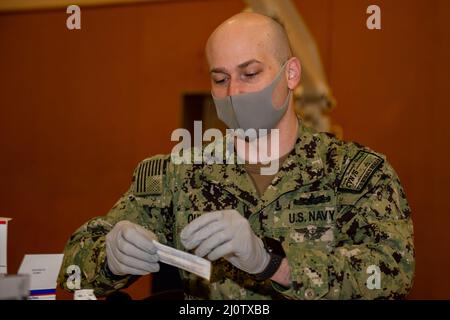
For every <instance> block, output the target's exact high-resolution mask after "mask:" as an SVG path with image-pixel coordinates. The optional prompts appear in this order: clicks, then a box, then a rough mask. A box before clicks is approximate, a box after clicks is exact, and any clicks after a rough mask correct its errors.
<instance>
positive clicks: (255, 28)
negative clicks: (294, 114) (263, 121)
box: [206, 12, 301, 109]
mask: <svg viewBox="0 0 450 320" xmlns="http://www.w3.org/2000/svg"><path fill="white" fill-rule="evenodd" d="M206 56H207V59H208V63H209V66H210V72H211V91H212V93H213V95H214V96H215V97H217V98H224V97H226V96H233V95H237V94H241V93H247V92H256V91H259V90H261V89H263V88H265V87H266V86H267V85H269V84H270V83H271V82H272V81H273V80H274V78H275V76H276V75H277V73H278V72H279V71H280V68H281V66H282V65H283V64H284V63H285V62H286V67H285V69H284V75H282V79H281V81H280V82H279V84H278V86H277V87H276V89H275V91H274V94H273V104H274V105H275V106H280V105H282V103H283V102H284V100H285V99H286V96H287V93H288V90H287V88H289V89H291V90H293V89H294V88H295V87H296V86H297V85H298V83H299V81H300V72H301V70H300V63H299V61H298V59H297V58H295V57H292V56H291V49H290V46H289V40H288V38H287V36H286V33H285V31H284V28H283V27H282V26H281V25H280V24H279V23H278V22H276V21H275V20H273V19H271V18H269V17H267V16H264V15H261V14H257V13H248V12H246V13H239V14H237V15H235V16H233V17H231V18H229V19H228V20H226V21H225V22H223V23H222V24H221V25H220V26H219V27H217V29H216V30H215V31H214V32H213V33H212V34H211V36H210V38H209V39H208V42H207V44H206ZM290 109H292V108H290Z"/></svg>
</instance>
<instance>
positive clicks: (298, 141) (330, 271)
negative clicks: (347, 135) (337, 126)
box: [59, 13, 414, 300]
mask: <svg viewBox="0 0 450 320" xmlns="http://www.w3.org/2000/svg"><path fill="white" fill-rule="evenodd" d="M206 57H207V60H208V63H209V67H210V77H211V94H212V96H213V99H214V103H215V106H216V110H217V113H218V116H219V118H220V119H221V120H222V121H223V122H224V123H225V124H226V125H227V126H228V127H229V128H230V129H236V131H233V132H232V133H230V134H231V137H232V138H231V139H232V141H235V142H240V143H236V144H235V148H234V149H233V151H235V152H234V153H233V157H234V158H233V159H234V160H237V159H241V160H242V162H239V161H234V162H232V163H213V164H210V163H201V164H188V163H181V164H176V163H175V161H174V158H173V157H171V156H170V155H158V156H154V157H151V158H149V159H146V160H144V161H142V162H141V163H140V164H139V165H138V166H137V168H136V170H135V172H134V175H133V180H132V185H131V187H130V188H129V190H128V191H127V192H126V193H125V194H124V195H123V197H122V198H121V199H120V200H119V201H118V202H117V203H116V205H115V206H114V207H113V208H112V209H111V211H110V212H109V213H108V214H107V215H106V216H104V217H98V218H94V219H92V220H90V221H88V222H87V223H86V224H84V225H83V226H81V227H80V228H79V229H78V230H77V231H76V232H75V233H74V234H73V235H72V236H71V238H70V240H69V242H68V243H67V246H66V248H65V256H64V263H63V267H62V268H61V273H60V277H59V282H60V284H61V285H62V286H63V287H64V288H66V289H71V288H69V287H68V281H67V280H68V276H69V274H67V273H66V270H67V267H68V266H70V265H77V266H79V267H80V269H81V287H82V288H83V289H85V288H94V289H95V293H96V294H97V295H104V294H108V293H110V292H112V291H114V290H118V289H120V288H123V287H126V286H127V285H129V284H130V283H132V282H133V281H134V280H136V278H137V277H138V276H140V275H145V274H149V273H156V272H158V270H159V268H160V257H159V255H158V249H157V248H156V247H155V243H154V242H153V240H157V241H158V242H160V243H163V244H166V245H169V246H172V247H175V248H177V249H180V250H186V251H190V252H192V253H194V254H196V255H197V256H199V257H204V258H206V259H208V260H210V261H212V275H211V278H210V280H209V281H207V280H204V279H201V278H200V277H198V276H196V275H194V274H192V273H188V272H186V271H183V270H180V275H181V277H182V280H183V284H184V291H185V296H186V298H194V299H197V298H200V299H280V298H289V299H308V300H310V299H361V298H363V299H375V298H390V299H393V298H401V297H404V296H405V295H406V294H407V293H408V292H409V290H410V288H411V285H412V279H413V274H414V245H413V228H412V222H411V219H410V209H409V206H408V203H407V200H406V198H405V193H404V192H403V189H402V187H401V185H400V182H399V179H398V177H397V175H396V173H395V171H394V170H393V168H392V167H391V166H390V165H389V163H388V162H387V160H386V158H385V157H384V156H383V155H381V154H379V153H376V152H374V151H372V150H370V149H368V148H366V147H363V146H361V145H358V144H355V143H346V142H343V141H339V140H337V139H335V138H334V137H332V136H330V135H327V134H322V133H317V132H314V131H313V130H311V129H309V128H306V127H305V126H304V125H303V123H302V121H301V120H300V119H298V118H297V117H296V114H295V112H294V105H293V97H292V91H293V90H294V88H295V87H296V86H297V85H298V84H299V81H300V76H301V67H300V62H299V60H298V59H297V58H296V57H293V56H292V53H291V50H290V47H289V42H288V39H287V36H286V34H285V31H284V29H283V27H282V26H281V25H280V24H278V23H277V22H275V21H274V20H272V19H270V18H268V17H265V16H262V15H259V14H255V13H241V14H238V15H235V16H233V17H231V18H230V19H228V20H226V21H225V22H224V23H222V24H221V25H220V26H219V27H218V28H217V29H216V30H215V31H214V32H213V33H212V35H211V36H210V38H209V39H208V42H207V45H206ZM274 137H275V138H276V139H273V138H274ZM261 141H265V142H267V144H260V142H261ZM221 142H223V140H220V139H219V140H217V141H214V142H213V143H212V144H213V146H215V144H218V143H221ZM255 143H256V144H257V146H260V147H261V148H256V149H255V148H252V146H253V144H255ZM221 146H222V145H221ZM260 149H264V150H265V151H268V150H269V151H270V152H269V154H270V155H267V157H263V155H262V154H261V152H260ZM213 150H216V149H215V148H213ZM218 150H221V149H220V148H219V149H218ZM219 153H220V152H219ZM263 159H264V161H262V160H263ZM266 160H267V161H266ZM272 162H276V163H278V164H279V167H277V170H275V172H271V173H269V174H267V173H265V174H263V170H262V169H263V168H266V167H267V166H268V165H269V164H270V163H272Z"/></svg>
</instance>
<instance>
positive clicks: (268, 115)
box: [211, 62, 292, 137]
mask: <svg viewBox="0 0 450 320" xmlns="http://www.w3.org/2000/svg"><path fill="white" fill-rule="evenodd" d="M286 63H287V62H286ZM286 63H284V64H283V66H282V67H281V69H280V71H278V74H277V75H276V76H275V79H274V80H273V81H272V82H271V83H270V84H269V85H268V86H267V87H265V88H264V89H262V90H260V91H257V92H249V93H242V94H237V95H234V96H227V97H225V98H222V99H218V98H216V97H214V95H213V94H211V95H212V97H213V100H214V104H215V106H216V111H217V116H218V117H219V119H220V120H222V121H223V122H224V123H225V124H226V125H227V126H228V128H230V129H243V130H247V129H256V135H257V137H259V136H262V135H264V130H263V131H262V132H261V133H260V132H259V129H266V130H267V131H266V133H269V132H268V131H269V130H271V129H273V128H275V126H276V125H277V124H278V122H279V121H280V119H281V117H282V116H283V115H284V114H285V112H286V110H287V107H288V104H289V99H290V97H291V94H292V90H289V94H288V96H287V97H286V100H285V101H284V103H283V104H282V105H281V106H280V107H278V108H277V107H275V106H274V105H273V104H272V95H273V91H274V90H275V88H276V86H277V85H278V83H279V82H280V80H281V75H282V74H283V71H284V68H285V66H286Z"/></svg>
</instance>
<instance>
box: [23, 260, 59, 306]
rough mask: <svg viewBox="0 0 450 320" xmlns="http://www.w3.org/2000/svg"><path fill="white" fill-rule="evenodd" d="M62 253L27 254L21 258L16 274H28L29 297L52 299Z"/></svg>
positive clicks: (54, 296)
mask: <svg viewBox="0 0 450 320" xmlns="http://www.w3.org/2000/svg"><path fill="white" fill-rule="evenodd" d="M63 256H64V255H63V254H27V255H25V257H24V258H23V260H22V264H21V265H20V268H19V272H18V274H29V275H30V277H31V279H30V299H32V300H54V299H55V298H56V280H57V278H58V273H59V269H60V268H61V264H62V260H63Z"/></svg>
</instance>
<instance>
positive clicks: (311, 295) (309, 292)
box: [305, 288, 316, 300]
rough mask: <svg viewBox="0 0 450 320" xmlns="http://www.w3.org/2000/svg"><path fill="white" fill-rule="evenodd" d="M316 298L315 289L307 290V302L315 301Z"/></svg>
mask: <svg viewBox="0 0 450 320" xmlns="http://www.w3.org/2000/svg"><path fill="white" fill-rule="evenodd" d="M315 296H316V294H315V292H314V290H313V289H311V288H308V289H306V290H305V298H306V300H312V299H314V297H315Z"/></svg>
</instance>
